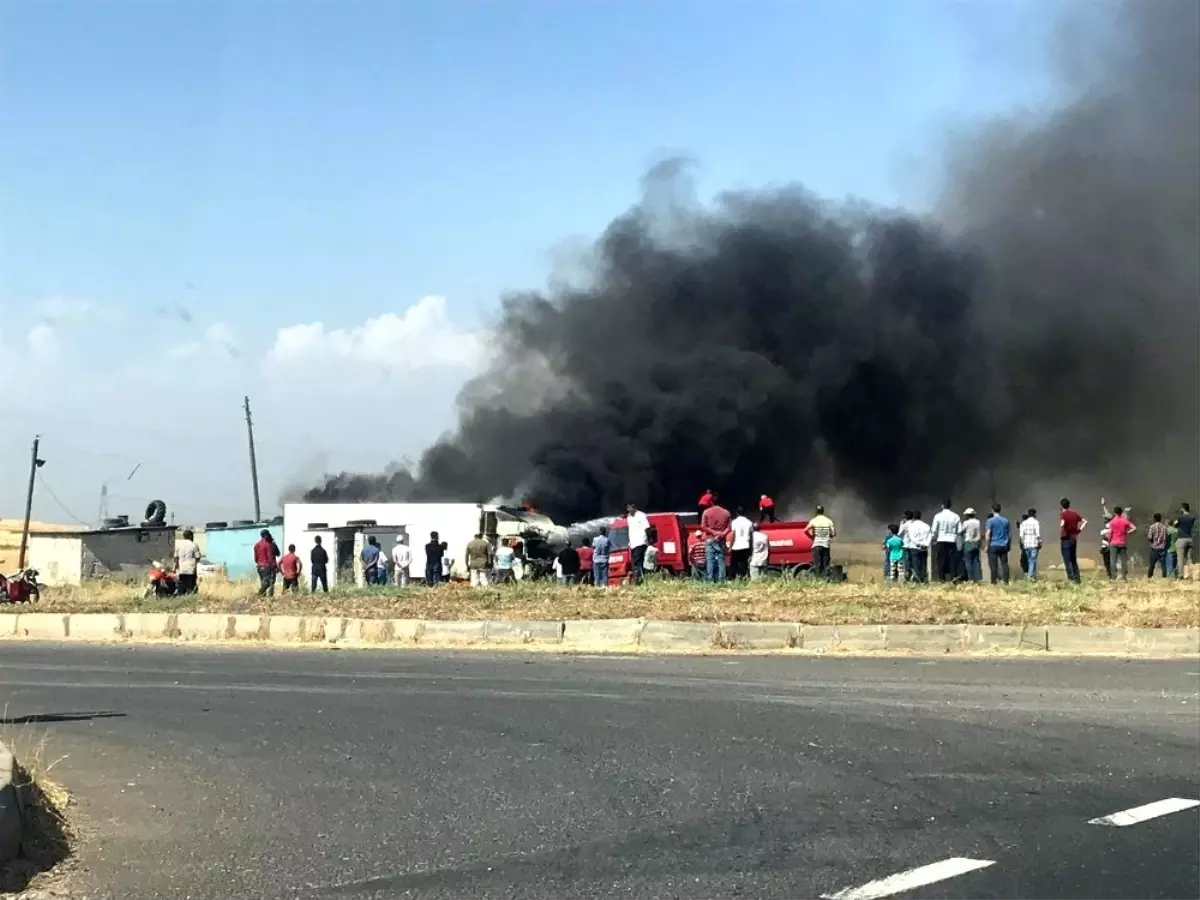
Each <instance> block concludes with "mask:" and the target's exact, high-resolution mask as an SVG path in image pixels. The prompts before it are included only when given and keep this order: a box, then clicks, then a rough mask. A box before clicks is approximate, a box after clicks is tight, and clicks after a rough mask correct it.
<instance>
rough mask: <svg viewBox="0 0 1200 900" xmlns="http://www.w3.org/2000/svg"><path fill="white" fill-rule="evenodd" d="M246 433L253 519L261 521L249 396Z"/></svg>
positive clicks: (246, 408) (246, 406) (246, 403)
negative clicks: (248, 439) (251, 483)
mask: <svg viewBox="0 0 1200 900" xmlns="http://www.w3.org/2000/svg"><path fill="white" fill-rule="evenodd" d="M245 410H246V434H247V436H248V437H249V438H250V480H251V481H252V482H253V483H254V521H255V522H261V521H262V503H261V502H260V500H259V496H258V460H257V459H256V458H255V456H254V421H253V420H252V419H251V418H250V398H249V397H247V398H246V402H245Z"/></svg>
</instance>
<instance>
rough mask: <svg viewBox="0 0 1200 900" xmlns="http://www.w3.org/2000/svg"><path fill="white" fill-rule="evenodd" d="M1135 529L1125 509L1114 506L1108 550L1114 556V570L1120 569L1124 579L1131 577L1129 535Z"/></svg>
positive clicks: (1109, 524) (1109, 527)
mask: <svg viewBox="0 0 1200 900" xmlns="http://www.w3.org/2000/svg"><path fill="white" fill-rule="evenodd" d="M1135 531H1137V526H1136V525H1134V524H1133V522H1131V521H1129V517H1128V516H1127V515H1125V510H1123V509H1121V507H1119V506H1117V507H1114V508H1113V517H1112V521H1111V522H1109V523H1108V552H1109V554H1110V555H1111V556H1112V567H1113V572H1114V573H1116V572H1117V571H1120V573H1121V580H1122V581H1126V580H1127V579H1128V578H1129V535H1131V534H1133V533H1134V532H1135Z"/></svg>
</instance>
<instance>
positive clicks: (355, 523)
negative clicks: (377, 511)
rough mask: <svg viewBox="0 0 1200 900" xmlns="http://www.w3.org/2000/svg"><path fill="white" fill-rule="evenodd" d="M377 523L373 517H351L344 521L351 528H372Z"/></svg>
mask: <svg viewBox="0 0 1200 900" xmlns="http://www.w3.org/2000/svg"><path fill="white" fill-rule="evenodd" d="M378 524H379V523H378V522H376V521H375V520H374V519H351V520H350V521H348V522H347V523H346V525H347V526H349V527H351V528H373V527H374V526H376V525H378Z"/></svg>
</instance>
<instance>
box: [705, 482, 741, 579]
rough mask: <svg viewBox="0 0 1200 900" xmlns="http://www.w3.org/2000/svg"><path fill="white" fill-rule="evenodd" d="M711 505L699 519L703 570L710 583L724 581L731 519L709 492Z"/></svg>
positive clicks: (713, 494)
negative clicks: (702, 549)
mask: <svg viewBox="0 0 1200 900" xmlns="http://www.w3.org/2000/svg"><path fill="white" fill-rule="evenodd" d="M709 496H710V497H711V498H712V505H711V506H710V507H709V508H708V509H706V510H705V511H704V515H702V516H701V517H700V530H701V531H702V532H703V533H704V570H705V574H706V575H707V576H708V580H709V581H711V582H714V583H715V582H718V581H724V580H725V545H726V544H727V543H728V542H729V532H730V525H731V524H732V521H733V520H732V519H731V518H730V516H729V510H727V509H726V508H725V507H723V506H722V505H721V504H720V503H719V502H718V498H717V495H716V494H715V493H713V492H712V491H709Z"/></svg>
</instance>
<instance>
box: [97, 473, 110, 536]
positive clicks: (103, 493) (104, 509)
mask: <svg viewBox="0 0 1200 900" xmlns="http://www.w3.org/2000/svg"><path fill="white" fill-rule="evenodd" d="M107 518H108V482H107V481H105V482H103V483H102V484H101V485H100V515H98V516H97V517H96V527H97V528H103V527H104V520H105V519H107Z"/></svg>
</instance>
